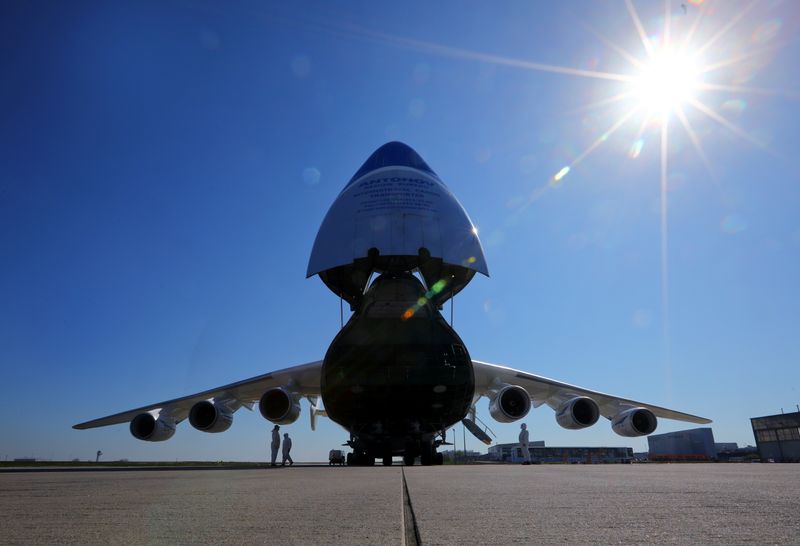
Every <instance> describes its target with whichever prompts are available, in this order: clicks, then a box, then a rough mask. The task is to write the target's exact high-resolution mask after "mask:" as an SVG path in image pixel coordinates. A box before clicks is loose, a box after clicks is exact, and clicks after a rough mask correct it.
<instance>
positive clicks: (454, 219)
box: [74, 142, 711, 465]
mask: <svg viewBox="0 0 800 546" xmlns="http://www.w3.org/2000/svg"><path fill="white" fill-rule="evenodd" d="M476 273H481V274H483V275H486V276H488V274H489V271H488V268H487V265H486V259H485V257H484V253H483V248H482V247H481V243H480V240H479V238H478V232H477V230H476V229H475V227H474V226H473V224H472V222H471V220H470V219H469V216H468V215H467V213H466V211H465V210H464V208H463V207H462V206H461V204H460V203H459V201H458V200H457V199H456V197H455V195H454V194H453V193H452V192H451V191H450V190H449V189H448V188H447V186H445V184H444V183H443V182H442V180H441V179H440V178H439V176H438V175H437V174H436V173H435V172H434V171H433V170H432V169H431V168H430V167H429V166H428V165H427V163H425V161H423V159H422V158H421V157H420V156H419V155H418V154H417V153H416V152H415V151H414V150H413V149H411V148H410V147H409V146H407V145H405V144H403V143H400V142H390V143H387V144H385V145H383V146H381V147H380V148H378V149H377V150H376V151H375V152H374V153H373V154H372V155H371V156H370V157H369V158H368V159H367V161H366V162H365V163H364V164H363V165H362V166H361V168H360V169H359V170H358V171H357V172H356V173H355V175H353V177H352V178H351V179H350V181H349V182H348V183H347V185H346V186H345V187H344V189H343V190H342V192H341V193H340V194H339V196H338V197H337V198H336V200H335V201H334V203H333V205H332V206H331V208H330V210H329V211H328V213H327V215H326V216H325V219H324V220H323V221H322V226H321V227H320V229H319V232H318V233H317V237H316V240H315V242H314V247H313V250H312V251H311V257H310V260H309V264H308V270H307V277H311V276H313V275H319V277H320V279H321V280H322V282H323V283H325V285H326V286H327V287H328V288H330V290H331V291H332V292H333V293H334V294H336V296H338V297H340V298H342V299H343V300H345V301H347V303H348V304H349V305H350V309H351V311H352V315H351V317H350V319H349V320H348V321H347V323H346V324H344V326H343V327H342V328H341V330H340V331H339V332H338V334H337V335H336V337H335V338H334V339H333V341H332V342H331V344H330V347H329V348H328V351H327V353H326V354H325V356H324V358H323V359H322V360H318V361H316V362H310V363H306V364H301V365H298V366H294V367H290V368H285V369H282V370H278V371H273V372H270V373H267V374H264V375H260V376H258V377H253V378H250V379H245V380H244V381H239V382H237V383H231V384H229V385H225V386H222V387H218V388H215V389H210V390H207V391H203V392H200V393H197V394H192V395H189V396H184V397H182V398H176V399H174V400H167V401H166V402H160V403H157V404H151V405H147V406H144V407H141V408H137V409H133V410H130V411H125V412H122V413H117V414H115V415H111V416H108V417H102V418H100V419H95V420H93V421H88V422H85V423H81V424H78V425H75V426H74V428H76V429H88V428H94V427H102V426H106V425H114V424H119V423H128V424H129V426H130V431H131V434H132V435H133V436H134V437H136V438H138V439H139V440H145V441H149V442H160V441H163V440H167V439H169V438H170V437H172V436H173V435H174V434H175V428H176V425H177V424H178V423H180V422H181V421H184V420H186V419H188V420H189V423H190V424H191V425H192V426H193V427H195V428H196V429H198V430H201V431H204V432H223V431H225V430H227V429H228V428H229V427H230V426H231V423H232V421H233V416H234V413H235V412H236V411H237V410H239V409H240V408H241V407H242V406H244V407H247V408H248V409H253V408H254V406H255V405H258V409H259V411H260V413H261V415H262V416H263V417H264V418H265V419H267V420H269V421H271V422H272V423H277V424H289V423H293V422H294V421H296V420H297V418H298V417H299V415H300V410H301V404H300V402H301V400H302V399H303V398H305V399H307V400H308V402H309V413H310V417H311V419H310V420H311V428H312V429H314V428H315V422H316V418H317V416H326V417H328V418H330V419H331V420H333V421H334V422H336V423H338V424H339V425H341V426H342V427H344V428H345V429H346V430H347V431H348V432H349V433H350V439H349V441H348V443H347V445H349V446H350V447H351V448H352V450H353V451H352V453H350V454H348V457H347V462H348V464H352V465H372V464H375V460H376V459H380V460H381V461H382V462H383V464H384V465H390V464H392V457H393V456H402V457H403V461H404V463H405V464H413V463H414V461H415V459H416V458H417V457H419V459H420V461H421V464H423V465H431V464H441V463H442V455H441V453H437V448H438V447H440V446H441V445H443V444H445V443H446V442H445V440H446V438H445V433H446V431H447V430H448V429H449V428H451V427H452V426H453V425H455V424H456V423H459V422H464V424H465V425H466V426H467V427H468V428H469V429H470V430H471V431H472V432H473V433H474V434H475V435H476V436H478V437H479V438H480V439H481V440H483V441H484V442H487V443H488V442H490V441H491V440H490V439H489V438H488V436H487V435H486V434H485V431H482V430H481V429H480V428H479V427H477V426H475V421H474V420H475V404H476V403H477V402H478V400H479V399H480V398H482V397H486V398H487V399H488V401H489V413H490V414H491V416H492V417H493V418H494V419H495V420H497V421H499V422H501V423H511V422H513V421H517V420H519V419H522V418H523V417H525V416H526V415H527V414H528V412H529V411H530V409H531V407H532V406H533V407H539V406H542V405H547V406H549V407H550V408H552V409H553V410H554V411H555V419H556V421H557V422H558V424H559V425H561V426H562V427H564V428H567V429H581V428H585V427H589V426H592V425H594V424H595V423H596V422H597V421H598V420H599V418H600V416H603V417H605V418H607V419H609V420H610V422H611V428H612V430H613V431H614V432H616V433H617V434H619V435H621V436H644V435H647V434H650V433H652V432H653V431H654V430H655V429H656V423H657V418H659V417H660V418H664V419H675V420H679V421H688V422H690V423H710V422H711V421H709V420H708V419H705V418H702V417H697V416H695V415H689V414H687V413H681V412H678V411H674V410H670V409H666V408H663V407H659V406H654V405H652V404H645V403H642V402H636V401H634V400H628V399H626V398H620V397H617V396H611V395H608V394H603V393H600V392H595V391H592V390H589V389H585V388H582V387H577V386H575V385H569V384H567V383H562V382H560V381H556V380H553V379H548V378H546V377H541V376H538V375H534V374H532V373H529V372H526V371H521V370H515V369H513V368H508V367H505V366H499V365H497V364H490V363H488V362H482V361H480V360H473V359H472V358H471V356H470V354H469V351H468V350H467V346H466V344H465V343H464V342H463V341H462V339H461V338H460V337H459V335H458V334H457V333H456V331H455V330H454V329H453V328H452V326H451V325H450V324H448V323H447V321H446V320H445V319H444V318H443V316H442V314H441V310H442V306H443V304H444V303H445V302H446V301H447V300H448V299H451V298H452V297H453V296H454V295H455V294H457V293H458V292H459V291H460V290H462V289H463V288H464V287H465V286H466V285H467V284H468V283H469V282H470V281H471V280H472V278H473V277H474V275H475V274H476ZM320 398H321V399H322V405H321V406H320V405H319V400H320Z"/></svg>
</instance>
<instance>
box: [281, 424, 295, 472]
mask: <svg viewBox="0 0 800 546" xmlns="http://www.w3.org/2000/svg"><path fill="white" fill-rule="evenodd" d="M291 450H292V439H291V438H289V433H288V432H287V433H286V434H284V435H283V462H282V463H281V466H286V461H289V466H292V465H293V464H294V461H293V460H292V456H291V455H289V452H290V451H291Z"/></svg>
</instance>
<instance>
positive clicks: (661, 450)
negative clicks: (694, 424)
mask: <svg viewBox="0 0 800 546" xmlns="http://www.w3.org/2000/svg"><path fill="white" fill-rule="evenodd" d="M647 446H648V449H649V453H648V459H649V460H651V461H712V460H714V459H716V458H717V448H716V445H715V444H714V433H713V432H712V431H711V428H709V427H704V428H693V429H689V430H678V431H676V432H667V433H665V434H651V435H650V436H648V437H647Z"/></svg>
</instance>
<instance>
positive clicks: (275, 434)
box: [269, 425, 281, 466]
mask: <svg viewBox="0 0 800 546" xmlns="http://www.w3.org/2000/svg"><path fill="white" fill-rule="evenodd" d="M280 430H281V427H279V426H278V425H275V427H273V429H272V443H271V444H270V445H269V447H270V448H272V464H271V465H270V466H277V465H276V464H275V461H277V460H278V448H280V447H281V433H280Z"/></svg>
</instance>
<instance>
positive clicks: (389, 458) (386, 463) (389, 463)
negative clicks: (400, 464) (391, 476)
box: [383, 455, 392, 466]
mask: <svg viewBox="0 0 800 546" xmlns="http://www.w3.org/2000/svg"><path fill="white" fill-rule="evenodd" d="M383 466H392V456H391V455H384V457H383Z"/></svg>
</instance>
